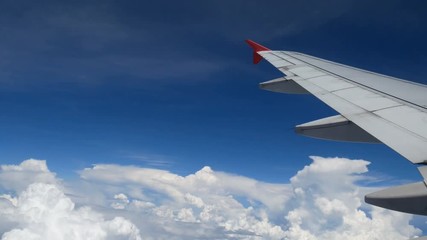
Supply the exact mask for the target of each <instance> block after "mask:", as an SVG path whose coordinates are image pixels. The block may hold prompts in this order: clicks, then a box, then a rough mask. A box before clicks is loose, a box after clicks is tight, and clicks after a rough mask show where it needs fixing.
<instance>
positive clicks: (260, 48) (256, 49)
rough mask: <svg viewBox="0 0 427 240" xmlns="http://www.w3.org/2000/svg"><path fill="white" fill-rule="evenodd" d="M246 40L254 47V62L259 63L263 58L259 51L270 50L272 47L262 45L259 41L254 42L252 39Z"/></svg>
mask: <svg viewBox="0 0 427 240" xmlns="http://www.w3.org/2000/svg"><path fill="white" fill-rule="evenodd" d="M245 42H246V43H247V44H248V45H249V46H250V47H251V48H252V49H253V62H254V64H257V63H259V62H260V61H261V60H262V57H261V55H259V54H258V52H259V51H270V49H268V48H266V47H264V46H262V45H261V44H259V43H256V42H254V41H252V40H250V39H246V40H245Z"/></svg>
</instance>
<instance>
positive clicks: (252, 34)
mask: <svg viewBox="0 0 427 240" xmlns="http://www.w3.org/2000/svg"><path fill="white" fill-rule="evenodd" d="M426 9H427V3H426V2H425V1H421V0H419V1H416V0H414V1H398V0H387V1H385V0H384V1H383V0H381V1H365V0H362V1H356V0H344V1H343V0H328V1H315V0H305V1H286V0H280V1H279V0H272V1H268V2H266V1H255V0H245V1H243V0H236V1H194V0H188V1H136V0H135V1H133V0H129V1H114V0H103V1H101V0H89V1H83V0H82V1H51V0H42V1H22V0H3V1H1V2H0V33H1V34H0V36H1V37H0V109H1V114H0V190H1V191H0V193H4V192H6V193H7V194H9V195H4V194H3V195H0V210H2V209H3V210H4V209H9V210H10V212H12V213H16V212H18V213H20V214H21V215H19V214H16V216H15V215H12V217H10V216H9V215H7V214H8V212H7V211H4V212H1V211H0V234H3V233H7V231H9V230H10V229H15V230H16V229H17V228H26V229H29V230H28V231H29V232H31V231H33V230H34V231H35V233H36V234H39V235H40V236H42V237H41V239H47V238H43V236H49V237H51V238H52V237H53V238H55V236H54V235H49V234H51V233H49V229H57V228H56V227H58V226H59V227H62V226H68V225H67V224H62V223H60V224H59V225H58V226H56V225H53V226H52V225H49V224H51V223H52V221H50V217H51V216H54V217H52V219H57V218H56V215H55V214H57V213H48V214H47V215H46V216H47V217H46V219H41V220H40V221H41V223H40V224H39V222H37V224H35V225H36V227H34V226H35V225H33V223H28V222H26V221H27V219H31V217H32V216H30V215H31V213H28V214H29V215H28V216H27V215H25V214H27V211H26V210H25V209H24V210H22V209H21V208H22V206H24V207H25V204H23V205H22V204H21V205H20V203H19V201H25V200H26V199H29V200H31V199H32V197H34V199H36V200H37V201H39V200H40V199H42V200H43V199H47V200H52V201H46V202H47V203H48V204H47V203H46V202H43V201H41V202H37V201H36V202H34V201H29V203H30V205H31V204H35V206H34V207H35V208H37V207H40V206H42V207H41V208H40V209H42V210H43V209H44V210H43V211H45V210H46V209H47V210H50V207H51V206H50V205H49V204H54V203H55V201H56V200H58V202H64V201H65V202H67V204H68V203H69V204H68V205H67V206H65V207H66V208H65V209H59V210H58V214H60V215H61V214H62V212H65V214H64V216H71V217H70V218H71V220H70V222H69V223H70V226H71V228H72V227H73V226H75V224H74V218H75V219H83V220H82V221H81V222H82V224H81V226H82V229H83V230H85V229H86V228H87V227H86V226H91V225H90V224H91V223H96V224H94V226H95V227H96V226H97V227H98V228H99V226H107V225H108V224H110V223H111V222H109V221H119V222H120V223H122V225H121V226H126V224H132V223H134V224H135V226H136V227H135V228H132V229H139V230H141V236H143V237H147V238H149V237H152V238H154V239H162V238H163V239H171V237H175V238H176V239H189V238H191V237H193V238H194V237H195V236H199V238H200V239H202V238H207V239H211V238H220V239H241V238H240V237H239V236H240V234H241V235H242V236H243V237H242V238H243V239H256V238H257V237H259V236H262V237H263V238H265V239H281V238H283V236H287V237H289V239H299V238H298V237H299V236H309V235H310V236H312V238H309V239H343V238H342V236H343V234H345V233H346V231H347V230H346V231H344V232H343V231H342V229H343V228H341V227H340V226H341V225H340V224H343V222H344V221H342V222H340V221H341V219H343V218H344V217H347V218H348V219H351V220H354V221H353V222H352V223H351V224H350V227H348V226H347V227H348V229H351V231H350V233H354V238H355V239H357V238H359V239H365V238H366V237H367V236H366V235H365V234H371V231H373V233H372V234H374V235H375V234H376V236H381V237H383V239H400V238H401V239H406V238H407V237H409V236H415V235H417V234H419V233H420V230H419V229H415V228H413V226H412V225H411V224H413V223H414V222H415V223H414V225H416V226H417V227H420V226H421V227H422V228H423V229H424V228H425V226H424V225H425V224H424V222H425V220H424V218H415V220H413V222H411V221H412V220H411V219H412V217H411V216H410V215H399V214H398V213H393V212H387V211H383V210H380V209H377V208H372V207H369V206H366V205H364V204H363V203H362V202H363V195H364V194H365V193H367V192H370V191H373V190H376V187H377V186H378V185H380V186H384V185H396V184H399V183H402V182H408V181H409V182H411V181H416V180H420V178H421V177H420V176H419V173H418V171H417V169H416V166H414V165H412V164H411V163H410V162H409V161H406V160H405V159H404V158H403V157H401V156H400V155H398V154H397V153H395V152H394V151H392V150H391V149H389V148H388V147H386V146H384V145H380V144H355V143H342V142H332V141H322V140H317V139H311V138H306V137H302V136H298V135H296V134H295V133H294V130H293V128H294V126H295V125H298V124H301V123H305V122H308V121H312V120H316V119H319V118H323V117H328V116H331V115H335V114H336V113H335V112H334V111H333V110H332V109H330V108H329V107H327V106H326V105H325V104H323V103H322V102H320V101H319V100H317V99H316V98H315V97H313V96H309V95H285V94H278V93H272V92H267V91H263V90H260V89H259V87H258V84H259V83H260V82H263V81H267V80H271V79H274V78H277V77H281V76H282V74H281V73H280V72H279V71H277V70H276V69H275V68H274V67H273V66H271V65H269V64H268V63H266V62H265V61H264V62H261V63H260V64H259V65H253V64H252V52H251V49H250V48H249V47H248V46H247V45H246V44H245V43H244V40H245V39H252V40H254V41H257V42H259V43H261V44H262V45H265V46H267V47H269V48H271V49H273V50H291V51H297V52H302V53H306V54H310V55H314V56H317V57H320V58H324V59H328V60H332V61H337V62H340V63H344V64H347V65H351V66H355V67H359V68H363V69H367V70H371V71H374V72H379V73H383V74H386V75H391V76H395V77H399V78H403V79H407V80H412V81H415V82H419V83H424V84H427V73H426V71H425V66H426V65H427V45H426V44H425V43H426V42H427V29H426V27H425V26H426V25H427V14H426ZM309 156H320V157H313V158H310V157H309ZM334 157H337V158H334ZM29 158H34V159H45V160H47V165H48V167H49V170H48V169H47V166H46V163H45V162H43V161H36V160H29V161H24V160H25V159H29ZM349 159H363V160H366V161H369V162H371V164H370V165H369V163H368V162H366V161H363V160H359V161H351V160H349ZM23 161H24V162H23ZM94 164H95V165H94ZM368 165H369V166H368ZM205 166H210V168H209V167H205ZM330 166H337V167H336V168H330ZM366 166H368V168H369V172H368V169H367V168H366ZM319 169H320V170H319ZM329 171H330V172H329ZM55 174H56V175H55ZM334 177H335V178H334ZM337 179H340V180H337ZM341 179H342V181H341ZM360 182H362V184H360ZM30 183H43V184H51V185H43V184H35V185H34V184H30ZM320 183H324V184H323V185H322V184H320ZM365 183H369V184H367V186H366V185H364V184H365ZM52 184H53V185H52ZM27 186H29V187H28V188H27V191H26V190H25V187H27ZM58 186H60V187H58ZM64 189H65V190H64ZM30 190H31V191H30ZM304 191H306V192H305V194H306V195H304ZM22 193H24V194H22ZM48 193H55V194H53V195H54V196H50V195H49V194H48ZM63 193H65V195H64V194H63ZM25 194H26V195H25ZM31 194H34V196H33V195H31ZM37 194H40V195H41V196H42V197H40V196H39V195H37ZM43 194H45V195H43ZM61 194H62V195H61ZM356 195H357V196H356ZM58 196H59V197H58ZM18 197H19V198H18ZM5 199H6V200H8V201H9V202H8V203H7V204H9V205H7V204H6V203H5ZM55 199H56V200H55ZM18 200H19V201H18ZM17 201H18V203H16V202H17ZM328 201H330V202H328ZM73 202H75V203H76V206H77V207H76V208H72V207H69V206H74V205H73ZM328 203H329V205H328ZM37 204H38V205H37ZM319 204H320V207H319ZM340 204H341V205H340ZM6 205H7V206H6ZM59 205H61V204H59ZM46 206H48V207H46ZM78 206H90V207H91V209H92V210H90V211H89V210H87V209H86V208H78ZM322 206H338V207H339V206H342V207H341V208H337V209H334V208H333V207H331V209H332V210H330V209H329V210H330V211H329V212H327V211H326V212H325V211H323V210H324V208H323V207H322ZM52 209H55V208H52ZM70 209H71V210H70ZM85 209H86V210H87V211H88V212H85V211H86V210H85ZM212 209H215V211H211V210H212ZM307 209H311V210H312V211H311V212H309V213H307V212H305V211H306V210H307ZM361 209H362V210H361ZM359 210H360V211H363V214H362V213H361V212H360V211H359ZM19 211H20V212H19ZM61 211H62V212H61ZM209 211H211V212H209ZM96 212H100V213H102V216H104V217H101V218H100V217H99V216H101V215H97V214H96ZM331 212H332V214H331ZM168 214H169V215H168ZM210 214H211V215H210ZM215 214H217V215H215ZM61 216H62V215H61ZM87 216H89V217H87ZM116 216H120V217H123V218H126V219H128V220H129V221H128V220H124V219H123V218H119V219H118V220H117V219H116V218H113V217H116ZM241 216H244V218H243V217H242V218H240V217H241ZM295 216H299V217H301V219H303V221H301V220H298V219H297V218H292V217H295ZM8 217H10V219H12V220H11V221H10V222H7V219H9V218H8ZM20 217H22V219H21V218H20ZM209 217H210V218H209ZM10 219H9V220H10ZM16 219H18V220H16ZM114 219H116V220H114ZM177 219H178V220H177ZM212 219H213V220H212ZM217 219H221V221H219V220H218V221H217ZM242 219H244V221H243V220H242ZM312 219H324V220H325V221H324V222H320V223H319V222H315V221H314V222H313V221H312ZM45 220H46V221H45ZM104 220H105V221H104ZM241 220H242V221H241ZM359 220H360V221H359ZM85 221H87V222H85ZM245 221H246V222H245ZM358 221H359V222H358ZM17 222H18V223H19V224H17ZM53 222H54V223H55V224H56V222H55V221H53ZM241 222H244V223H245V224H243V225H244V226H241V225H239V224H241ZM301 222H302V223H301ZM66 223H68V222H66ZM86 223H87V224H86ZM97 223H100V224H97ZM246 223H247V224H246ZM14 224H15V225H14ZM61 224H62V225H61ZM110 225H111V224H110ZM110 225H108V226H110ZM113 225H114V224H113ZM118 225H120V224H118ZM362 225H363V226H362ZM39 226H43V227H46V228H43V227H40V229H44V230H39V229H38V227H39ZM132 226H134V225H132ZM162 226H170V229H168V228H162ZM230 226H231V228H230ZM248 226H249V227H248ZM253 226H255V228H256V227H257V226H259V228H256V229H253V228H252V227H253ZM289 226H291V227H292V226H294V227H295V228H291V227H289ZM372 226H376V227H375V229H374V230H372V229H371V227H372ZM95 227H94V229H95V230H96V228H95ZM227 227H228V228H227ZM64 228H65V227H64ZM61 229H62V228H61ZM82 229H80V230H82ZM183 229H184V230H183ZM186 229H188V230H189V231H186ZM194 229H197V230H199V232H197V233H194V232H193V230H194ZM295 229H299V230H301V231H300V232H298V231H296V232H295V231H294V230H295ZM65 230H67V229H65ZM65 230H64V231H63V233H66V232H67V231H65ZM80 230H79V231H80ZM83 230H82V231H83ZM98 230H99V231H101V232H102V231H105V232H108V233H111V234H113V235H114V234H117V232H120V231H118V230H117V229H104V230H103V229H98ZM98 230H96V231H98ZM139 230H138V231H139ZM37 231H38V232H37ZM43 231H44V232H43ZM329 231H331V232H329ZM376 231H377V232H376ZM11 232H12V233H17V231H9V233H11ZM58 232H61V231H58ZM76 232H78V230H76ZM12 233H11V234H12ZM18 233H19V231H18ZM193 233H194V234H199V235H191V234H193ZM43 234H45V235H43ZM46 234H47V235H46ZM129 234H130V235H129V239H139V238H137V237H136V236H139V235H138V234H139V233H137V232H131V233H129ZM132 234H133V235H132ZM186 234H187V235H186ZM188 234H190V235H188ZM230 234H231V235H230ZM245 234H247V235H245ZM292 234H294V235H292ZM328 234H334V235H328ZM131 235H132V236H134V237H135V238H132V237H131ZM235 235H238V236H237V237H235ZM245 236H246V237H247V238H245ZM248 236H251V237H253V238H249V237H248ZM331 236H333V237H331ZM3 237H4V235H3ZM405 237H406V238H405ZM57 238H59V236H58V237H57ZM18 239H23V235H21V237H20V238H19V237H18ZM99 239H103V238H99ZM119 239H122V238H119ZM344 239H345V238H344ZM348 239H350V238H348Z"/></svg>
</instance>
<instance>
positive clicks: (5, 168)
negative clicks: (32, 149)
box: [0, 159, 59, 192]
mask: <svg viewBox="0 0 427 240" xmlns="http://www.w3.org/2000/svg"><path fill="white" fill-rule="evenodd" d="M35 182H39V183H51V184H56V185H58V184H59V180H58V179H57V178H56V176H55V173H53V172H51V171H49V169H48V167H47V164H46V161H45V160H35V159H28V160H25V161H23V162H22V163H21V164H19V165H1V166H0V186H1V187H2V188H3V189H6V190H13V191H16V192H21V191H23V190H24V189H26V188H27V186H28V185H30V184H31V183H35Z"/></svg>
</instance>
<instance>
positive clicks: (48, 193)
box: [2, 183, 141, 240]
mask: <svg viewBox="0 0 427 240" xmlns="http://www.w3.org/2000/svg"><path fill="white" fill-rule="evenodd" d="M8 210H9V216H10V215H13V218H15V219H16V220H17V221H18V222H19V226H18V227H16V228H14V229H12V230H10V231H8V232H6V233H4V234H3V236H2V239H4V240H14V239H17V240H18V239H47V240H49V239H64V240H65V239H107V237H109V239H135V240H139V239H141V237H140V236H139V230H138V228H137V227H136V226H135V225H134V224H133V223H131V222H130V221H128V220H126V219H124V218H122V217H115V218H114V219H112V220H105V219H104V218H103V216H102V214H100V213H97V212H95V211H93V210H92V209H91V208H89V207H81V208H78V209H77V208H75V205H74V203H73V202H72V201H71V199H70V198H68V197H66V196H65V195H64V193H63V192H62V191H61V190H60V189H59V188H58V187H57V186H55V185H53V184H45V183H33V184H31V185H29V186H28V188H27V189H26V190H25V191H23V192H22V193H21V194H20V195H19V197H18V200H17V203H16V206H14V205H10V206H9V208H8ZM10 217H11V218H12V216H10Z"/></svg>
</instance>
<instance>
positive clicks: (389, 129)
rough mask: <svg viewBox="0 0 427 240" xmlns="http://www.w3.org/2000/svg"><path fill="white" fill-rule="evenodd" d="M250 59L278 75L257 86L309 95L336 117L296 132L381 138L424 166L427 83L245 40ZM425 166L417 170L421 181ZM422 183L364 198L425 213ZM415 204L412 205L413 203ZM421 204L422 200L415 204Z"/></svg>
mask: <svg viewBox="0 0 427 240" xmlns="http://www.w3.org/2000/svg"><path fill="white" fill-rule="evenodd" d="M246 42H247V43H248V44H249V45H250V46H251V47H252V49H253V51H254V63H258V62H259V61H260V59H259V58H258V57H257V56H261V57H262V58H263V59H265V60H267V61H268V62H269V63H271V64H272V65H273V66H275V67H276V68H277V69H278V70H279V71H281V72H282V73H283V74H285V76H284V77H282V78H278V79H274V80H271V81H267V82H263V83H261V84H260V87H261V88H263V89H266V90H270V91H274V92H281V93H311V94H313V95H314V96H316V97H317V98H318V99H320V100H321V101H323V102H324V103H326V104H327V105H328V106H330V107H332V108H333V109H335V110H336V111H337V112H338V113H339V115H337V116H332V117H329V118H325V119H320V120H316V121H313V122H309V123H305V124H302V125H298V126H297V127H296V132H297V133H300V134H303V135H307V136H311V137H316V138H324V139H332V140H342V141H357V142H382V143H384V144H386V145H387V146H389V147H390V148H392V149H393V150H395V151H396V152H398V153H399V154H400V155H402V156H403V157H405V158H406V159H408V160H409V161H411V162H412V163H416V164H427V86H426V85H422V84H418V83H414V82H410V81H406V80H402V79H398V78H394V77H389V76H385V75H382V74H377V73H374V72H370V71H366V70H362V69H358V68H354V67H350V66H346V65H343V64H339V63H335V62H332V61H328V60H324V59H320V58H316V57H313V56H309V55H306V54H302V53H297V52H290V51H273V50H270V49H268V48H266V47H264V46H261V45H259V44H257V43H255V42H253V41H251V40H247V41H246ZM424 168H427V167H420V172H421V173H422V175H423V177H424V178H425V179H427V171H426V170H424ZM426 183H427V181H424V182H420V183H418V184H416V187H414V186H415V185H411V186H410V185H408V186H399V187H395V188H393V189H386V190H383V191H380V192H377V193H373V194H369V195H367V196H366V197H365V201H366V202H368V203H371V204H374V205H377V206H381V207H385V208H389V209H394V210H397V211H402V212H408V213H414V214H421V215H427V187H426ZM413 203H417V204H413ZM418 203H424V204H418Z"/></svg>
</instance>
